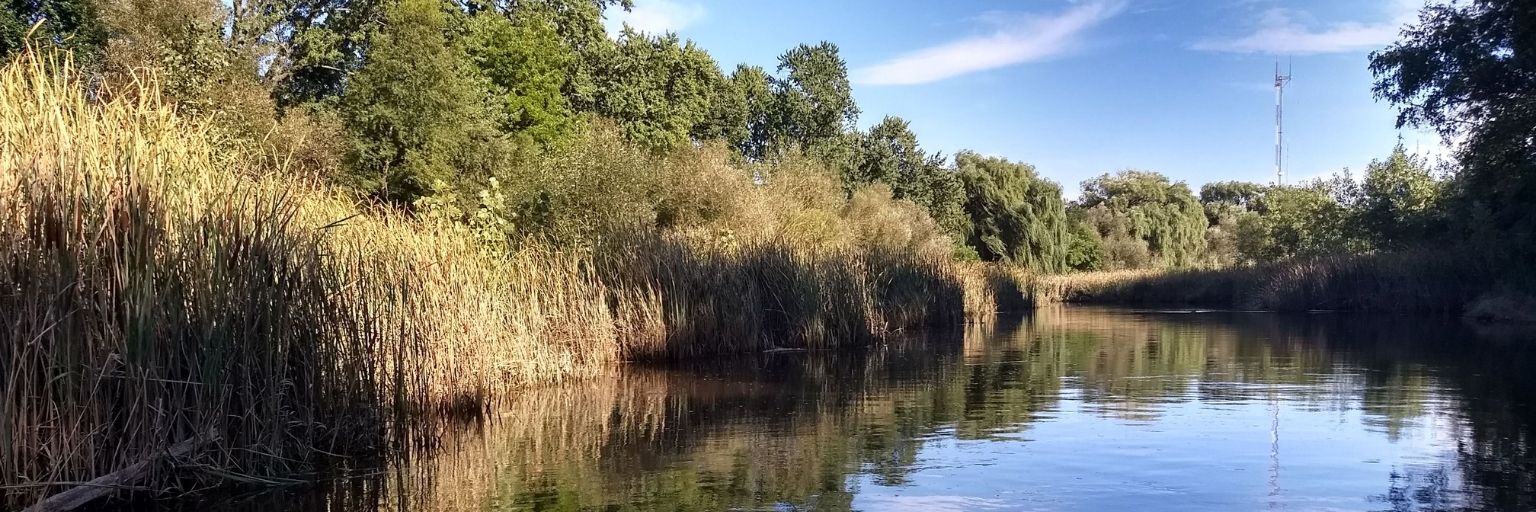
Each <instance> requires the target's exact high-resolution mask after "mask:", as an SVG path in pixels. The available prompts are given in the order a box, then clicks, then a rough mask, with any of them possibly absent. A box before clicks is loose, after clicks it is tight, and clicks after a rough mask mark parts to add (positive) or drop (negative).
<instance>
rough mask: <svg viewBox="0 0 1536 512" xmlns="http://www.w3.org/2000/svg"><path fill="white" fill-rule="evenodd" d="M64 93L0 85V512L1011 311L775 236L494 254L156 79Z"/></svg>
mask: <svg viewBox="0 0 1536 512" xmlns="http://www.w3.org/2000/svg"><path fill="white" fill-rule="evenodd" d="M83 80H84V77H83V76H82V75H81V74H80V73H78V72H77V71H75V70H74V69H73V68H72V67H71V65H70V64H69V63H68V62H64V61H59V60H55V58H53V57H41V56H36V55H31V54H28V55H24V56H23V57H21V58H19V59H18V60H16V61H13V62H12V63H11V64H9V65H7V66H6V67H5V68H4V69H3V70H0V262H3V266H0V335H3V336H4V338H3V341H0V367H3V372H4V373H3V374H0V388H3V389H4V390H5V393H4V395H3V396H0V445H3V446H0V488H4V489H5V493H4V500H3V503H0V504H3V505H4V506H5V507H6V508H9V507H11V506H12V505H23V504H28V503H31V502H33V501H35V500H36V499H37V498H38V497H40V496H43V495H46V494H49V493H52V492H57V491H58V490H60V489H62V488H63V487H65V486H68V485H69V483H70V482H80V481H85V480H89V479H91V478H93V477H96V476H99V475H103V474H107V473H109V472H112V471H115V470H118V469H121V468H124V467H127V466H129V465H132V464H134V463H137V462H141V461H145V460H152V459H153V458H154V457H156V456H157V455H158V454H159V453H161V451H163V450H164V449H165V447H167V446H169V445H172V444H175V443H178V442H181V441H185V440H188V439H203V440H205V443H204V446H205V448H204V449H201V450H199V451H197V452H196V454H195V455H194V456H193V457H192V458H191V460H185V461H181V463H180V464H178V466H179V468H180V469H179V470H177V471H175V473H174V474H173V473H172V472H171V471H168V470H166V469H167V468H166V467H164V466H156V469H155V471H154V472H152V474H150V475H147V476H146V478H144V479H143V480H141V481H140V482H139V485H141V486H143V487H145V488H148V489H152V490H162V489H163V490H172V489H183V490H184V489H187V488H189V487H187V486H185V485H178V484H180V483H187V482H189V481H190V482H191V483H192V484H193V485H194V486H201V485H202V484H206V483H215V482H222V481H231V480H233V481H238V482H247V483H271V482H285V481H289V480H290V479H294V478H298V479H303V478H305V477H306V475H310V474H312V473H313V472H316V471H319V470H320V469H321V468H320V466H321V464H320V463H319V462H318V461H321V460H325V459H330V458H333V457H332V456H334V455H346V456H354V457H362V459H351V461H350V462H349V464H356V463H359V461H360V460H366V458H368V457H373V456H379V455H382V454H388V453H396V452H399V453H404V452H400V451H399V450H402V449H404V448H406V447H407V446H408V445H409V444H413V443H415V442H417V441H422V440H423V438H422V437H421V436H418V435H411V433H412V432H417V433H421V432H429V431H431V430H432V429H429V428H417V427H418V426H419V423H420V420H421V419H423V418H432V417H441V416H443V413H475V414H478V413H479V412H480V411H483V410H484V409H485V408H486V407H487V404H489V403H491V402H494V401H495V400H497V399H498V397H505V396H508V395H509V394H511V393H512V392H513V390H516V389H518V388H521V387H524V386H528V385H532V384H538V383H544V382H552V381H556V380H562V379H569V378H580V377H590V376H594V375H598V374H601V373H603V372H605V371H608V369H609V368H610V367H612V366H613V365H615V364H616V363H618V362H619V361H622V360H626V359H656V358H671V359H675V358H684V357H691V356H698V355H706V354H716V353H726V352H732V351H745V350H761V349H768V348H775V347H794V348H812V349H819V348H833V347H840V346H849V345H860V344H868V343H872V342H874V341H876V340H879V339H882V338H884V337H886V336H889V335H890V334H891V333H893V332H897V331H901V330H906V329H919V328H931V327H941V326H950V325H958V324H960V323H963V322H964V321H965V319H966V318H967V317H971V318H983V317H987V316H990V315H991V314H993V312H995V311H997V310H998V309H1000V308H1005V307H1012V306H1010V305H1008V304H1005V303H1006V302H1007V301H1008V300H1011V299H1009V298H1010V297H1013V298H1017V297H1014V296H1021V293H1015V290H1018V289H1020V287H1019V285H1018V284H1017V283H1014V284H1007V285H1003V284H1000V283H1004V282H1005V281H1007V280H1000V278H999V277H998V276H1000V275H1002V274H987V273H986V272H989V271H983V270H982V268H981V267H961V266H956V265H953V264H952V263H950V262H948V261H947V260H943V259H936V258H927V257H919V256H912V255H901V254H885V253H881V252H878V251H875V252H861V251H855V250H846V249H844V250H837V251H821V252H818V251H814V250H809V249H805V248H795V247H794V246H792V245H786V244H779V243H773V242H769V241H760V242H753V243H751V244H746V245H744V246H741V247H732V248H716V249H708V248H701V247H698V246H695V245H689V244H687V243H685V242H684V241H681V240H669V239H667V237H665V236H650V237H645V236H641V237H638V238H636V239H632V240H619V241H615V242H614V243H616V244H618V245H613V246H609V247H602V248H600V249H599V250H598V251H596V252H595V253H594V252H588V251H582V252H575V253H573V252H563V251H561V250H557V249H555V248H549V247H538V246H526V247H520V248H516V249H512V250H508V249H505V248H499V249H498V248H488V247H487V246H486V245H485V244H484V243H483V241H481V240H478V239H477V238H476V237H475V236H474V235H473V234H471V233H469V232H467V231H466V229H465V228H462V227H458V226H455V225H452V224H436V223H432V224H428V223H424V222H423V221H420V220H417V219H414V218H411V217H409V216H407V215H404V214H401V213H398V212H396V211H393V210H391V209H388V208H383V207H375V206H370V205H368V204H366V203H360V202H359V201H357V200H356V199H355V197H354V196H353V195H351V194H349V193H346V192H343V191H340V190H337V189H335V188H333V187H331V186H330V185H327V184H325V183H321V182H315V181H308V180H304V179H299V178H295V176H306V175H310V174H311V173H306V172H303V171H304V170H295V169H287V168H285V166H284V164H283V159H281V158H273V157H272V155H269V154H263V153H261V152H260V150H259V149H255V148H245V147H241V146H238V145H234V144H232V143H231V142H229V141H227V140H224V139H222V138H221V137H220V135H219V134H218V133H217V131H216V130H214V129H212V128H211V127H210V125H209V124H207V123H206V122H205V121H203V120H199V119H189V118H185V117H182V116H178V115H177V113H176V112H175V110H174V108H173V107H172V106H170V105H168V104H165V103H162V102H161V101H160V100H158V99H157V98H159V97H160V95H159V94H158V92H157V91H156V87H157V86H156V80H155V77H154V76H153V75H152V74H145V75H143V76H141V77H140V80H138V81H137V82H135V83H133V84H129V85H128V88H126V89H116V90H107V89H98V90H94V91H93V92H92V94H86V93H84V92H83V91H85V90H86V89H87V88H86V86H85V84H84V83H83ZM594 254H595V255H594ZM1009 287H1012V288H1009ZM1000 298H1001V299H1000ZM189 468H191V469H189Z"/></svg>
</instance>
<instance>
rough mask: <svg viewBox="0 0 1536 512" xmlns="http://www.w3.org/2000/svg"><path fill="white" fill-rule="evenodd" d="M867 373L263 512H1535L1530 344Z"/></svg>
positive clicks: (1001, 331) (1159, 331) (383, 479)
mask: <svg viewBox="0 0 1536 512" xmlns="http://www.w3.org/2000/svg"><path fill="white" fill-rule="evenodd" d="M949 336H950V338H951V339H936V340H910V341H906V342H901V343H892V344H891V345H889V346H886V347H883V348H881V349H879V350H873V351H870V352H868V353H862V354H855V353H837V354H817V353H810V354H806V353H800V354H777V355H773V356H771V357H770V356H763V357H756V358H745V359H739V360H731V361H712V362H709V363H706V364H699V365H696V366H694V367H689V368H675V369H669V370H660V369H639V368H629V369H626V370H624V371H623V372H620V373H616V374H614V375H611V376H609V377H606V378H602V379H598V380H593V381H588V382H581V383H575V384H571V385H567V386H560V387H553V388H544V389H536V390H529V391H527V392H525V393H523V394H521V395H519V396H516V397H511V398H510V399H509V400H508V402H507V403H506V404H505V405H504V407H502V408H501V409H500V410H499V413H498V414H497V415H495V417H493V418H491V419H490V420H489V421H487V422H485V423H484V424H481V425H472V426H466V427H457V428H450V429H446V430H445V432H444V434H443V449H442V450H441V451H440V452H439V453H437V454H435V455H432V456H429V457H423V458H421V459H419V460H417V461H415V462H414V463H413V464H410V465H409V466H408V467H402V468H397V469H395V470H392V471H390V472H388V473H387V474H385V475H382V476H380V477H377V478H354V479H348V480H342V481H338V482H334V483H332V484H328V485H325V486H319V487H317V488H307V489H290V490H286V491H284V492H281V493H265V494H261V495H257V496H251V497H245V498H241V499H235V500H229V501H225V502H222V503H220V504H219V506H220V507H223V508H234V509H251V510H278V509H281V510H291V509H310V510H344V511H349V510H356V511H362V510H370V511H371V510H445V511H458V510H507V511H524V510H527V511H533V510H538V511H565V510H851V509H858V510H925V511H926V510H986V509H995V510H1099V509H1136V510H1147V509H1164V510H1251V509H1265V508H1268V509H1293V510H1311V509H1339V510H1483V509H1486V510H1527V509H1532V508H1533V507H1536V482H1533V481H1532V477H1531V475H1533V474H1536V473H1533V471H1532V470H1533V469H1536V468H1533V462H1536V461H1533V457H1532V455H1533V454H1532V452H1531V437H1530V432H1529V429H1530V426H1531V425H1532V424H1533V417H1532V408H1531V406H1530V400H1531V399H1532V398H1533V397H1536V387H1533V386H1536V377H1532V376H1530V375H1528V373H1527V372H1526V371H1525V370H1526V368H1530V367H1531V363H1533V362H1536V361H1533V360H1532V359H1533V356H1536V351H1533V350H1532V349H1531V348H1528V347H1527V346H1525V342H1531V341H1536V339H1531V338H1522V336H1521V335H1519V334H1514V335H1505V336H1502V337H1500V338H1497V339H1489V338H1487V337H1480V336H1478V335H1477V334H1476V333H1473V332H1471V331H1469V330H1468V329H1467V328H1466V327H1464V326H1462V325H1460V324H1458V323H1455V322H1449V321H1433V320H1422V319H1411V318H1405V317H1361V316H1344V315H1301V316H1281V315H1271V314H1242V313H1183V312H1134V311H1115V310H1098V309H1054V310H1043V311H1040V312H1038V313H1037V314H1036V315H1034V316H1032V317H1031V318H1029V319H1027V320H1026V321H1024V322H1022V323H1019V324H1016V325H999V326H991V327H986V328H973V329H971V330H969V331H968V332H966V333H964V340H963V343H961V342H957V341H956V340H954V339H952V338H953V337H958V336H960V334H959V333H955V334H951V335H949Z"/></svg>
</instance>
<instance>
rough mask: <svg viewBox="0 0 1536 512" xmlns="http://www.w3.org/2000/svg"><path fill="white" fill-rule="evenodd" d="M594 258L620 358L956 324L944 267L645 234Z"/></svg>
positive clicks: (837, 341)
mask: <svg viewBox="0 0 1536 512" xmlns="http://www.w3.org/2000/svg"><path fill="white" fill-rule="evenodd" d="M598 254H599V256H598V257H597V261H596V266H597V268H598V269H599V270H598V273H599V275H600V276H601V278H602V280H603V281H604V282H605V283H606V284H608V285H609V286H610V287H612V288H613V289H614V303H615V310H616V311H617V312H618V315H617V316H618V318H619V324H620V325H621V326H623V327H624V328H623V329H622V332H621V334H620V345H621V347H622V349H621V350H622V353H623V355H624V357H625V358H627V359H641V360H643V359H683V358H690V357H699V356H709V355H718V354H722V353H729V352H741V351H746V350H764V349H772V348H806V349H828V348H837V347H842V346H858V345H867V344H869V343H871V342H873V341H875V340H878V339H882V338H884V337H885V336H886V335H887V334H889V333H891V332H894V331H900V330H905V329H922V328H935V327H944V326H952V325H960V324H962V323H964V321H965V310H964V307H965V302H964V301H963V297H962V294H963V293H964V291H963V290H962V288H961V284H960V279H959V277H958V276H957V275H956V274H955V272H956V269H955V268H954V267H952V266H951V265H950V264H949V263H948V262H945V261H935V260H929V259H923V258H914V257H907V256H897V255H890V254H883V253H865V252H855V251H835V252H822V253H816V252H808V251H800V250H795V249H792V248H790V247H788V246H786V245H781V244H766V243H763V244H749V245H746V246H743V247H732V248H713V249H707V248H698V247H694V246H691V245H689V244H687V243H686V242H684V241H682V240H678V239H676V238H675V237H665V236H649V235H648V236H638V237H631V238H624V239H621V240H610V241H608V242H606V246H605V247H602V248H600V249H599V251H598Z"/></svg>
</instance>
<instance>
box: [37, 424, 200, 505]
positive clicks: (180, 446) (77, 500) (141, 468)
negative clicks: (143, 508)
mask: <svg viewBox="0 0 1536 512" xmlns="http://www.w3.org/2000/svg"><path fill="white" fill-rule="evenodd" d="M218 440H219V435H218V433H216V432H213V431H209V432H208V433H207V434H205V435H202V436H198V437H194V438H192V439H187V440H185V441H182V442H179V443H176V444H173V445H171V447H170V448H167V449H166V450H165V451H164V452H162V453H158V454H155V455H154V456H152V457H150V458H148V459H145V460H142V461H139V462H135V463H133V464H131V465H129V466H128V467H125V468H123V469H119V470H117V471H113V472H111V473H107V474H105V475H101V476H99V477H96V478H95V479H93V480H91V481H89V482H85V483H82V484H79V485H77V486H75V487H73V488H70V489H69V490H66V491H64V492H61V493H58V494H55V495H53V496H49V497H47V498H44V499H43V500H42V501H39V502H37V504H35V505H32V506H31V507H28V508H27V509H26V510H24V511H22V512H67V511H70V510H74V509H76V508H79V507H80V506H81V505H84V504H86V503H90V502H92V501H95V500H97V499H99V498H103V497H106V496H107V495H108V494H112V492H113V491H116V490H118V489H121V488H125V487H129V486H131V485H132V484H133V483H134V482H136V481H138V480H139V479H140V478H143V477H144V475H145V473H148V472H149V468H150V467H151V466H153V465H154V464H155V463H156V462H159V461H160V460H161V459H165V458H172V459H175V458H181V457H185V456H187V454H190V453H192V452H194V451H197V449H198V448H202V447H203V446H205V445H207V444H209V443H213V442H216V441H218Z"/></svg>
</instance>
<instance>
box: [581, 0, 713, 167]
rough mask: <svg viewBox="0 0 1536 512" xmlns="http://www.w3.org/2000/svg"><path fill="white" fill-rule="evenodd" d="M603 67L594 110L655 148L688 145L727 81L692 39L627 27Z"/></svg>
mask: <svg viewBox="0 0 1536 512" xmlns="http://www.w3.org/2000/svg"><path fill="white" fill-rule="evenodd" d="M601 69H602V73H601V74H600V78H599V80H598V86H599V88H600V89H601V90H602V94H600V95H599V97H598V101H597V105H596V108H597V112H598V113H600V114H602V115H604V116H606V117H608V118H611V119H613V120H615V121H618V122H619V124H620V125H621V126H623V127H624V133H625V135H626V136H627V137H629V138H630V140H633V141H636V142H638V143H640V144H642V145H644V146H647V147H650V148H654V149H668V148H675V147H679V146H682V145H683V144H686V143H688V142H691V138H690V135H691V134H692V133H693V132H694V130H695V128H696V127H698V126H699V125H701V124H704V122H705V120H706V119H707V118H708V117H709V116H710V114H711V102H712V101H713V100H714V99H715V96H716V94H717V91H718V89H719V87H720V84H721V83H722V82H723V81H724V80H725V78H724V77H723V76H721V74H720V67H719V66H717V65H716V64H715V59H714V58H712V57H710V56H709V53H707V52H705V51H704V50H702V49H700V48H699V47H697V46H695V45H694V44H693V42H692V41H688V42H686V43H684V42H683V41H682V40H681V39H680V38H678V36H677V34H666V35H662V36H650V35H646V34H641V33H639V32H635V31H634V30H631V29H629V28H627V27H626V28H625V31H624V34H623V35H622V36H620V39H619V43H618V48H617V50H616V51H614V52H613V53H612V54H611V55H610V56H609V57H608V59H606V60H605V61H604V62H603V64H602V65H601Z"/></svg>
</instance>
